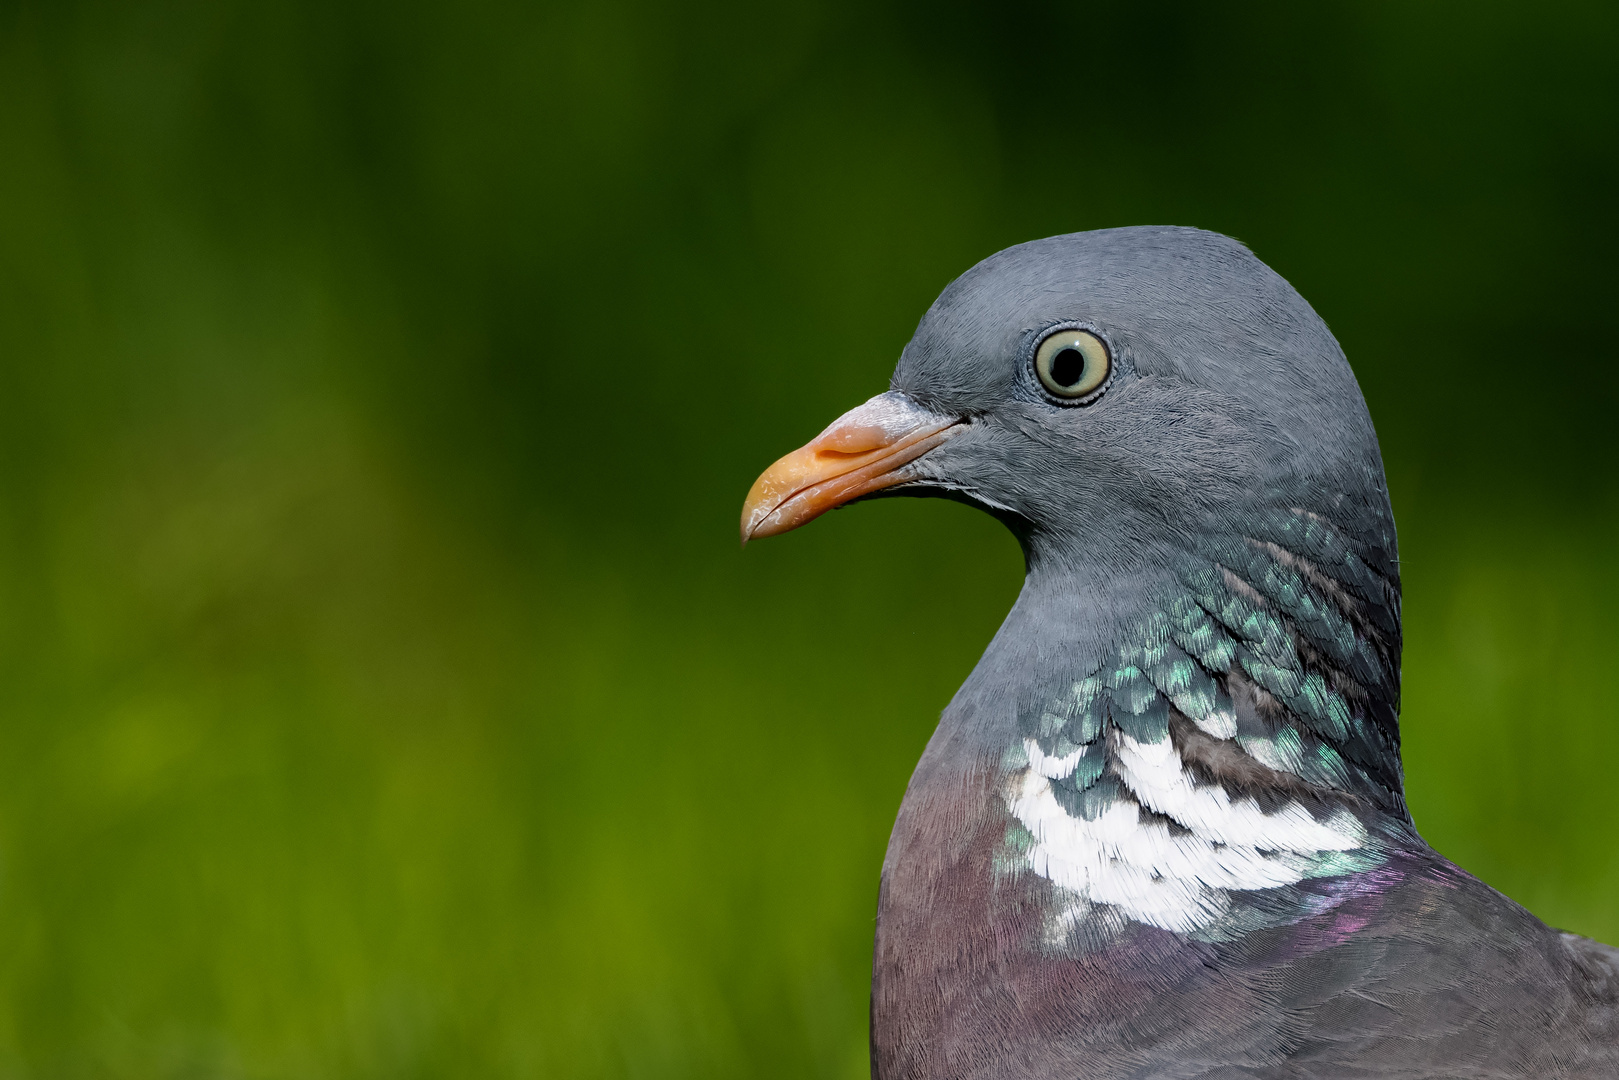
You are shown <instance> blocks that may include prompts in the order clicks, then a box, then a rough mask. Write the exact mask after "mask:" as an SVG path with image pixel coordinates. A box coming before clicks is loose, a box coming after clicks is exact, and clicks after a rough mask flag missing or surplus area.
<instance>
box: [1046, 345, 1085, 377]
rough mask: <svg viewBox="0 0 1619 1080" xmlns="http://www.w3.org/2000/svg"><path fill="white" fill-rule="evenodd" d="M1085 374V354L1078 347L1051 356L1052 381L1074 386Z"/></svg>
mask: <svg viewBox="0 0 1619 1080" xmlns="http://www.w3.org/2000/svg"><path fill="white" fill-rule="evenodd" d="M1084 374H1085V355H1084V354H1083V353H1081V352H1080V351H1079V350H1078V349H1064V350H1063V351H1062V352H1060V353H1058V354H1057V355H1056V356H1053V357H1052V358H1051V381H1052V382H1054V383H1056V384H1057V385H1058V386H1073V385H1074V384H1075V383H1077V382H1078V381H1079V380H1080V377H1081V376H1082V375H1084Z"/></svg>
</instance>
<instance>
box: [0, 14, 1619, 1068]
mask: <svg viewBox="0 0 1619 1080" xmlns="http://www.w3.org/2000/svg"><path fill="white" fill-rule="evenodd" d="M1613 37H1614V34H1613V25H1612V16H1611V14H1610V13H1608V12H1607V9H1605V8H1600V7H1598V6H1596V5H1590V6H1584V5H1564V6H1557V5H1550V6H1545V7H1542V8H1538V9H1536V10H1534V11H1533V12H1531V11H1530V10H1529V9H1518V8H1514V7H1509V6H1500V7H1491V6H1488V5H1484V6H1480V5H1468V6H1466V7H1463V6H1459V5H1458V6H1449V7H1445V6H1441V7H1439V8H1433V9H1427V8H1424V9H1420V10H1418V9H1410V10H1406V9H1399V10H1396V9H1392V8H1390V9H1367V8H1361V7H1358V6H1348V5H1344V6H1335V5H1318V6H1315V7H1312V8H1310V9H1308V10H1303V9H1295V8H1294V7H1292V6H1290V5H1270V6H1266V5H1261V6H1260V7H1259V8H1255V9H1253V11H1251V12H1243V13H1227V14H1223V15H1220V16H1219V17H1215V16H1214V15H1212V14H1210V13H1208V12H1205V11H1203V10H1202V9H1200V8H1197V7H1195V6H1184V7H1181V6H1176V5H1171V6H1169V7H1165V8H1154V9H1153V10H1152V11H1150V12H1147V11H1142V10H1138V9H1137V6H1135V5H1124V4H1119V5H1110V4H1103V5H1095V6H1092V7H1090V8H1086V9H1079V8H1076V9H1073V10H1066V9H1062V10H1059V9H1047V8H1044V7H1041V6H1039V5H1035V6H1030V7H1026V8H1006V7H1004V6H1003V5H995V6H988V5H986V6H984V7H982V8H977V7H971V6H966V5H961V6H956V7H947V8H943V9H938V10H931V9H930V10H928V11H919V10H912V9H910V8H907V7H905V6H903V5H896V6H891V7H886V8H885V7H878V8H872V7H870V6H869V5H859V6H855V5H850V6H848V7H837V6H820V5H809V4H806V5H803V6H799V7H793V6H787V5H777V6H767V7H763V8H760V7H745V6H741V5H736V6H729V7H728V6H725V5H717V6H712V7H704V8H700V9H699V8H680V7H675V6H666V5H659V4H655V3H645V4H621V5H613V4H589V5H569V4H556V5H549V6H545V7H536V8H527V7H520V6H518V5H507V4H502V3H496V2H487V3H478V4H469V5H461V6H457V7H455V8H443V9H442V10H440V9H435V8H432V7H429V6H425V5H423V6H413V5H411V4H408V3H406V4H394V5H389V6H386V7H384V6H381V5H369V4H366V3H364V2H361V0H356V2H353V3H347V4H322V5H316V4H307V5H298V4H291V5H283V6H263V5H233V4H230V3H211V4H200V3H199V4H187V3H169V4H147V5H139V6H128V5H123V6H120V5H99V4H80V5H74V4H60V5H51V6H31V5H18V6H12V7H9V8H4V9H0V1073H3V1074H7V1075H18V1076H41V1077H53V1076H86V1075H90V1076H110V1077H132V1078H133V1077H167V1076H198V1075H252V1076H281V1075H297V1076H355V1077H368V1076H378V1077H380V1076H387V1077H398V1076H424V1077H425V1076H437V1075H456V1076H466V1075H488V1076H502V1077H505V1076H567V1077H573V1076H625V1077H665V1076H668V1077H681V1076H689V1077H705V1078H707V1077H724V1076H759V1075H768V1076H782V1077H791V1076H806V1077H808V1076H837V1077H851V1076H858V1075H864V1072H865V1068H866V1066H865V1056H864V1054H865V1051H864V1038H865V1036H864V1025H865V1010H866V996H865V995H866V988H865V982H866V978H867V972H868V970H869V966H868V965H869V942H870V935H871V917H872V913H873V909H874V906H875V891H876V875H877V867H878V864H879V861H880V858H881V852H882V848H883V845H884V842H885V840H886V835H887V830H888V827H889V824H890V822H891V820H892V816H893V812H894V809H895V807H896V806H897V804H898V801H899V798H900V795H901V792H902V790H903V786H904V783H905V779H906V777H907V775H908V773H909V770H910V767H911V764H912V763H913V762H914V760H915V758H916V755H917V754H918V752H919V751H920V749H921V746H922V744H923V742H924V740H925V739H926V737H927V734H928V731H929V729H930V726H931V723H932V720H933V718H934V717H935V716H936V715H937V713H938V710H939V709H940V708H941V707H942V706H943V704H944V703H945V702H946V701H947V700H948V698H949V695H950V693H951V692H952V691H953V689H954V687H955V686H956V685H957V684H958V683H959V681H960V680H961V678H962V677H963V676H964V675H965V674H966V672H967V671H968V670H969V669H970V668H971V665H972V663H973V661H974V659H975V657H976V655H977V652H978V650H979V649H981V647H982V645H983V644H984V642H985V641H987V640H988V637H989V635H990V634H991V633H992V632H993V630H994V627H995V626H996V624H997V622H998V621H999V619H1000V617H1001V615H1002V613H1003V612H1004V611H1005V609H1006V607H1007V606H1008V605H1009V604H1010V602H1011V599H1012V596H1013V595H1014V594H1015V591H1016V588H1017V585H1018V577H1019V571H1020V563H1019V558H1018V555H1017V552H1016V548H1015V545H1014V544H1013V543H1012V541H1011V539H1010V538H1009V537H1007V536H1006V535H1004V534H1003V533H1002V532H1001V531H1000V529H999V527H998V526H996V525H995V524H994V523H992V522H991V521H989V520H988V519H987V518H984V517H982V516H978V515H974V514H973V513H971V512H970V511H968V510H967V509H965V508H963V507H960V506H955V505H950V504H932V503H907V502H901V501H891V502H884V503H876V504H872V505H866V506H861V507H857V508H854V509H852V510H850V511H848V512H846V513H838V514H834V515H831V516H829V517H828V518H827V519H824V520H822V521H819V522H817V523H816V524H815V526H814V527H813V528H810V529H807V530H805V531H803V532H802V533H796V534H794V535H792V536H790V537H787V538H784V539H780V540H774V541H770V542H768V543H761V544H757V545H751V546H750V547H749V548H748V549H747V550H746V551H745V552H739V551H738V550H737V548H736V546H735V545H736V541H735V532H734V529H735V514H736V511H737V509H738V504H739V500H740V498H741V496H742V494H743V493H744V492H745V490H746V488H747V485H748V483H749V482H750V481H751V480H752V478H753V476H754V475H755V474H756V472H757V471H758V470H759V469H760V468H762V467H763V466H764V465H765V464H767V463H768V462H769V461H770V460H771V459H772V458H773V457H774V456H776V455H777V454H780V453H782V452H784V451H785V450H787V449H790V448H791V447H792V446H795V445H798V444H799V443H800V442H802V441H803V440H804V439H805V438H806V437H808V436H809V435H811V434H813V433H814V432H815V431H816V430H818V429H819V428H820V427H821V426H822V425H823V424H824V423H825V422H826V421H827V420H828V419H829V418H830V417H832V416H833V415H835V414H836V413H837V412H839V411H841V410H842V409H843V408H846V407H848V406H849V405H852V404H854V403H856V402H858V401H859V400H861V399H862V398H863V397H864V396H866V395H868V394H870V393H872V392H874V391H876V390H878V389H881V387H882V386H883V384H884V380H885V379H886V375H887V371H888V369H889V367H890V365H891V363H892V360H893V357H894V356H895V354H896V353H897V351H898V349H899V348H900V346H901V345H902V344H903V342H904V340H905V338H906V336H907V335H908V334H909V332H910V329H911V327H912V326H913V325H914V323H915V320H916V318H917V317H918V316H919V315H920V313H921V311H922V310H923V308H924V307H925V306H926V304H927V303H928V302H929V300H931V298H932V296H933V295H934V294H935V293H936V292H937V290H938V289H939V288H940V287H941V286H942V285H943V284H944V283H945V282H946V281H947V280H948V279H949V278H950V277H951V276H952V275H953V274H955V273H957V272H959V271H960V270H962V269H964V268H965V267H966V266H967V265H968V264H970V263H971V262H972V261H973V260H974V259H976V258H978V257H981V256H982V255H985V254H988V253H989V252H991V251H993V250H995V249H996V248H997V247H1000V246H1003V245H1005V244H1008V243H1012V242H1015V241H1017V240H1022V239H1027V238H1029V237H1032V236H1038V235H1046V234H1050V233H1054V232H1059V231H1063V230H1067V229H1074V228H1085V227H1093V226H1102V225H1111V224H1122V223H1128V222H1143V221H1176V222H1188V223H1196V224H1202V225H1207V226H1210V227H1214V228H1220V229H1224V230H1226V231H1229V232H1232V233H1234V234H1235V235H1238V236H1239V237H1242V238H1243V239H1245V240H1247V241H1249V242H1250V243H1252V244H1253V245H1254V247H1255V249H1256V250H1257V251H1258V253H1259V254H1260V255H1261V256H1262V257H1264V258H1266V259H1267V260H1269V261H1270V262H1272V264H1273V265H1275V266H1277V268H1278V269H1280V270H1281V271H1282V272H1283V273H1285V274H1286V275H1288V276H1289V277H1290V278H1291V279H1292V280H1294V281H1295V282H1296V283H1297V284H1298V285H1299V286H1300V287H1301V289H1302V290H1303V291H1304V292H1305V294H1306V295H1307V296H1308V297H1310V299H1311V300H1312V302H1314V303H1315V304H1316V305H1317V306H1318V307H1319V308H1320V310H1321V311H1322V312H1323V313H1324V314H1325V315H1326V317H1327V318H1328V319H1329V320H1330V321H1331V322H1332V324H1333V326H1334V328H1335V329H1336V330H1337V331H1338V333H1339V335H1340V337H1341V338H1342V339H1343V341H1344V343H1345V346H1346V348H1347V349H1348V352H1349V354H1350V356H1351V358H1352V359H1353V360H1354V362H1355V364H1356V367H1357V372H1358V373H1359V375H1360V377H1361V379H1362V382H1363V385H1364V386H1365V387H1366V390H1367V393H1368V397H1369V399H1370V401H1371V405H1372V408H1373V412H1374V415H1375V417H1376V418H1377V420H1378V423H1379V430H1380V432H1381V433H1382V437H1383V440H1384V447H1385V451H1386V454H1387V457H1388V461H1389V464H1390V469H1391V476H1392V483H1393V487H1394V492H1395V496H1396V505H1397V511H1398V513H1399V515H1400V520H1401V523H1402V530H1403V536H1404V542H1405V546H1404V556H1405V569H1406V577H1407V583H1408V593H1407V609H1406V610H1407V616H1408V632H1409V639H1408V640H1409V647H1408V653H1407V658H1406V676H1407V679H1406V689H1407V701H1406V706H1407V707H1406V714H1405V719H1406V735H1407V748H1408V755H1407V762H1408V774H1409V782H1410V793H1411V798H1412V803H1413V806H1414V808H1415V812H1416V815H1417V819H1418V822H1419V824H1420V825H1421V826H1422V827H1423V828H1424V830H1425V831H1426V834H1427V835H1428V836H1429V838H1430V839H1431V840H1433V841H1434V842H1435V843H1436V844H1437V845H1438V846H1439V847H1440V848H1441V849H1442V850H1444V851H1446V852H1447V853H1449V854H1451V855H1452V856H1454V857H1456V858H1457V859H1458V860H1460V861H1461V862H1462V863H1463V865H1465V866H1467V867H1469V868H1470V869H1472V870H1474V871H1476V872H1478V873H1479V874H1481V875H1482V876H1483V877H1484V878H1485V879H1486V880H1488V881H1490V882H1492V883H1493V884H1495V885H1497V886H1499V887H1501V888H1503V889H1505V890H1506V891H1508V892H1510V893H1511V894H1512V895H1514V896H1516V897H1518V898H1519V899H1521V900H1523V901H1525V902H1526V903H1528V904H1530V905H1531V906H1532V907H1533V908H1534V910H1535V911H1536V912H1537V913H1539V914H1541V915H1542V916H1543V917H1545V918H1547V919H1549V920H1551V921H1553V922H1557V923H1560V924H1563V925H1566V926H1569V927H1570V928H1572V929H1577V930H1582V931H1586V932H1590V933H1596V934H1599V935H1606V936H1608V938H1609V939H1610V940H1619V899H1616V898H1619V892H1616V888H1619V882H1616V881H1615V880H1614V873H1615V870H1614V868H1615V866H1616V859H1619V846H1616V845H1615V843H1614V840H1613V837H1614V836H1615V835H1619V830H1616V829H1615V825H1616V824H1619V822H1616V821H1615V817H1616V815H1619V810H1616V809H1615V800H1614V799H1613V798H1612V797H1611V785H1610V784H1608V783H1607V782H1606V778H1605V777H1606V769H1607V762H1608V761H1609V760H1611V757H1612V755H1611V754H1610V753H1607V751H1608V750H1609V749H1610V747H1611V744H1612V742H1613V741H1614V740H1615V739H1616V738H1619V735H1616V734H1615V722H1616V720H1619V708H1616V706H1615V705H1614V704H1613V700H1612V693H1611V691H1610V689H1609V686H1610V684H1611V682H1612V675H1611V672H1610V670H1609V669H1610V668H1611V667H1612V665H1611V663H1609V661H1608V659H1607V658H1608V656H1609V655H1610V654H1611V653H1612V652H1613V651H1614V649H1615V647H1616V646H1619V630H1616V629H1615V623H1614V620H1613V618H1612V617H1611V615H1610V612H1612V611H1613V610H1614V607H1615V602H1616V601H1619V595H1616V594H1619V581H1616V577H1615V575H1616V573H1619V571H1616V568H1615V559H1614V556H1615V554H1616V552H1615V545H1614V543H1613V540H1612V531H1611V528H1612V524H1613V521H1614V519H1613V517H1612V514H1611V505H1612V497H1613V491H1614V486H1613V482H1612V480H1611V476H1612V468H1613V465H1614V464H1615V460H1616V454H1615V450H1614V447H1613V446H1612V445H1611V442H1610V440H1609V439H1608V438H1607V436H1606V435H1605V429H1604V427H1603V422H1604V420H1605V419H1606V418H1608V417H1609V416H1610V413H1611V409H1612V405H1613V401H1614V389H1615V386H1616V378H1619V376H1616V375H1615V374H1614V373H1615V371H1616V370H1619V365H1615V363H1614V359H1615V358H1614V349H1613V345H1612V341H1611V330H1610V329H1609V328H1608V326H1607V322H1606V317H1605V314H1604V311H1603V308H1602V303H1601V302H1602V301H1603V300H1604V299H1605V298H1606V297H1607V296H1608V295H1609V294H1610V293H1611V290H1612V285H1613V272H1612V269H1611V267H1609V265H1608V262H1607V258H1608V256H1607V253H1608V252H1609V251H1611V250H1612V249H1613V241H1614V240H1616V239H1619V237H1616V236H1615V235H1614V233H1615V228H1614V226H1615V218H1614V215H1613V210H1612V201H1611V198H1610V197H1609V192H1611V191H1612V190H1613V189H1614V186H1615V183H1614V182H1615V180H1616V179H1619V177H1616V175H1615V174H1616V172H1619V169H1616V165H1615V153H1616V151H1615V148H1614V147H1613V146H1612V145H1611V141H1610V140H1607V139H1606V136H1605V134H1604V133H1605V132H1606V131H1609V130H1611V129H1612V128H1611V125H1612V119H1613V114H1614V112H1615V95H1614V86H1613V82H1614V75H1613V68H1612V65H1611V63H1609V62H1608V58H1609V57H1610V56H1611V55H1612V53H1613V48H1612V47H1613V45H1614V41H1613ZM1053 43H1063V44H1065V46H1083V48H1082V49H1081V55H1083V57H1084V63H1083V65H1082V66H1081V67H1079V68H1075V67H1073V64H1074V63H1075V61H1074V60H1073V59H1072V58H1073V57H1074V56H1075V55H1076V54H1075V52H1074V50H1073V49H1072V48H1066V47H1065V48H1064V49H1062V50H1058V52H1054V53H1052V55H1053V56H1058V59H1056V60H1049V61H1048V60H1046V59H1041V58H1039V57H1035V58H1033V59H1031V57H1030V52H1029V50H1030V49H1051V48H1054V45H1053ZM1059 53H1060V55H1059ZM1042 55H1043V54H1042ZM1076 72H1078V73H1079V74H1081V75H1083V77H1082V78H1076V77H1075V75H1076ZM1508 146H1510V147H1511V152H1510V153H1508V152H1505V151H1504V150H1503V148H1504V147H1508Z"/></svg>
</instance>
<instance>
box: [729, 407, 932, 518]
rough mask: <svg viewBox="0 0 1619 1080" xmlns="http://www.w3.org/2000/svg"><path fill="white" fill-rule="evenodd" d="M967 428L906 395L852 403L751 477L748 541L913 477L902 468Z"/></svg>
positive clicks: (745, 507)
mask: <svg viewBox="0 0 1619 1080" xmlns="http://www.w3.org/2000/svg"><path fill="white" fill-rule="evenodd" d="M961 430H962V422H961V421H960V420H957V419H953V418H951V417H946V416H940V415H939V414H938V413H934V412H929V411H928V410H927V409H924V408H922V407H921V406H920V405H918V404H916V403H915V402H914V401H912V400H911V399H910V398H908V397H906V396H905V395H904V394H900V393H896V392H894V391H890V392H888V393H886V394H878V395H877V396H876V397H874V398H872V399H871V400H870V401H868V402H866V403H865V404H864V405H861V406H859V407H857V408H854V409H850V410H849V411H848V412H846V413H844V414H843V415H842V416H840V417H838V418H837V420H835V421H833V423H832V426H831V427H829V428H827V429H826V430H825V431H823V432H821V433H820V434H819V435H817V436H815V438H814V439H812V440H811V441H810V442H809V443H808V444H807V445H805V446H803V447H801V448H799V449H797V450H794V451H793V452H792V453H790V454H788V455H787V456H786V457H784V458H782V459H781V460H780V461H778V462H776V463H775V464H774V465H772V466H770V468H768V469H766V470H765V471H764V475H762V476H760V477H759V479H757V480H755V481H754V482H753V487H752V488H751V489H750V490H749V491H748V499H747V501H746V502H744V503H743V504H742V542H743V543H744V544H746V543H747V542H748V541H749V540H752V539H754V538H755V537H759V536H775V535H776V534H777V533H784V532H787V531H788V530H789V529H796V528H798V527H799V526H800V525H803V524H804V523H805V522H808V521H813V520H814V519H815V518H818V517H820V516H821V515H822V514H824V513H826V512H827V511H828V510H831V509H833V508H834V507H838V506H842V505H843V504H844V503H846V502H848V501H849V500H850V499H858V498H859V497H860V496H862V495H869V494H871V493H872V492H873V491H880V490H881V489H883V488H886V487H893V486H894V485H895V484H902V483H904V482H905V481H906V480H908V479H911V477H909V476H907V475H906V474H905V473H904V472H903V471H902V469H903V467H904V466H906V465H908V464H910V463H911V462H913V461H915V460H916V459H917V458H919V457H921V456H922V455H923V454H925V453H927V452H928V451H929V450H932V449H933V448H934V447H935V446H938V445H939V444H940V443H942V442H944V441H945V440H946V439H950V438H952V437H954V436H955V435H956V434H957V433H959V432H960V431H961Z"/></svg>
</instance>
